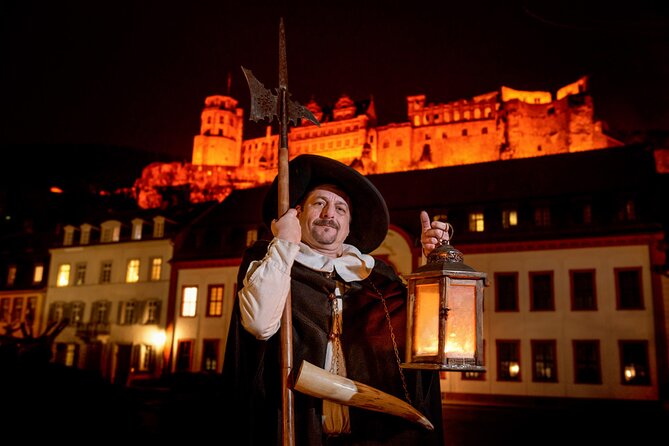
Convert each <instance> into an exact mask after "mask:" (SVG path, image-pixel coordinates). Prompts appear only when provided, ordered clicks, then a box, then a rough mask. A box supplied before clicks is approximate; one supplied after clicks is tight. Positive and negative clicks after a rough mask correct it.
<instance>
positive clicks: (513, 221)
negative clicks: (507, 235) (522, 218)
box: [502, 209, 518, 229]
mask: <svg viewBox="0 0 669 446" xmlns="http://www.w3.org/2000/svg"><path fill="white" fill-rule="evenodd" d="M513 226H518V211H516V210H515V209H504V210H503V211H502V227H503V228H504V229H508V228H511V227H513Z"/></svg>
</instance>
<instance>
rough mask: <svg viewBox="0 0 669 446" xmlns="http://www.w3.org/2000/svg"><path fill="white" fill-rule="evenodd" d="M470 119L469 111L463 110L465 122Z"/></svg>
mask: <svg viewBox="0 0 669 446" xmlns="http://www.w3.org/2000/svg"><path fill="white" fill-rule="evenodd" d="M470 117H471V113H469V110H465V113H464V118H465V121H469V118H470Z"/></svg>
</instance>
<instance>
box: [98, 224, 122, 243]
mask: <svg viewBox="0 0 669 446" xmlns="http://www.w3.org/2000/svg"><path fill="white" fill-rule="evenodd" d="M101 226H102V235H101V237H100V241H101V242H102V243H109V242H118V241H119V240H120V239H121V222H120V221H118V220H109V221H106V222H104V223H102V225H101Z"/></svg>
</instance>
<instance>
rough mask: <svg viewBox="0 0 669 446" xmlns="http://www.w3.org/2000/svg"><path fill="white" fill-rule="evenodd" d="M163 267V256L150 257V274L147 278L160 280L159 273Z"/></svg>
mask: <svg viewBox="0 0 669 446" xmlns="http://www.w3.org/2000/svg"><path fill="white" fill-rule="evenodd" d="M162 269H163V258H162V257H153V258H151V274H150V275H149V280H151V281H156V280H160V273H161V272H162Z"/></svg>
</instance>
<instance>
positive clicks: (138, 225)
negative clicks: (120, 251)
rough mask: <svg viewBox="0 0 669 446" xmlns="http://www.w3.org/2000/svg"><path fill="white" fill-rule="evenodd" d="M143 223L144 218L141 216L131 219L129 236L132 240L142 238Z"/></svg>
mask: <svg viewBox="0 0 669 446" xmlns="http://www.w3.org/2000/svg"><path fill="white" fill-rule="evenodd" d="M143 223H144V220H142V219H141V218H135V219H134V220H133V221H132V235H131V236H130V238H131V239H132V240H141V239H142V224H143Z"/></svg>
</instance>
